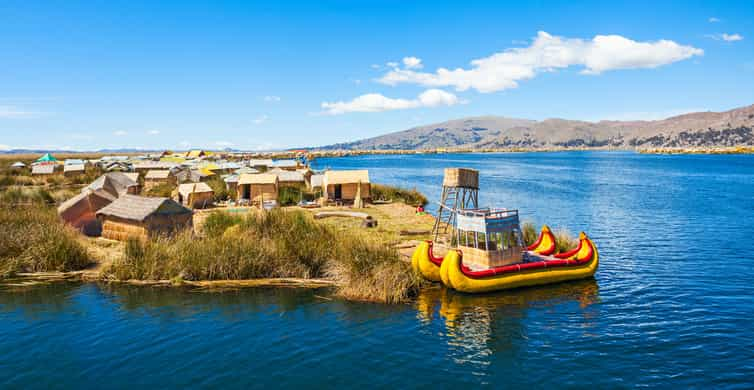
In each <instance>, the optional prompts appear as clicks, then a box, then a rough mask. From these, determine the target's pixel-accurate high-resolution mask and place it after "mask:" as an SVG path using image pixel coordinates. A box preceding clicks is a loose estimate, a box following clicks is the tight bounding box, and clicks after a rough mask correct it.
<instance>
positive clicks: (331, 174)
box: [323, 169, 369, 185]
mask: <svg viewBox="0 0 754 390" xmlns="http://www.w3.org/2000/svg"><path fill="white" fill-rule="evenodd" d="M358 182H362V183H369V171H368V170H366V169H359V170H352V171H327V172H325V174H324V178H323V183H327V185H332V184H352V183H358Z"/></svg>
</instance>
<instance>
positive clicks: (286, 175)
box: [274, 170, 304, 183]
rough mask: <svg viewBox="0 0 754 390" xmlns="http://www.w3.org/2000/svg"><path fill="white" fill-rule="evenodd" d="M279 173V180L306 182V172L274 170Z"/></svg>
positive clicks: (276, 173)
mask: <svg viewBox="0 0 754 390" xmlns="http://www.w3.org/2000/svg"><path fill="white" fill-rule="evenodd" d="M274 174H275V175H277V177H278V180H280V181H286V182H301V183H303V182H304V174H303V173H301V172H298V171H283V170H276V171H275V172H274Z"/></svg>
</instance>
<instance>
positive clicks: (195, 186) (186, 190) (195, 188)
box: [178, 182, 214, 196]
mask: <svg viewBox="0 0 754 390" xmlns="http://www.w3.org/2000/svg"><path fill="white" fill-rule="evenodd" d="M201 192H214V191H212V187H210V186H209V185H207V183H202V182H199V183H185V184H181V185H179V186H178V193H179V194H181V195H182V196H188V195H189V194H196V193H201Z"/></svg>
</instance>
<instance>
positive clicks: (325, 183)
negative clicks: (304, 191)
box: [322, 169, 371, 203]
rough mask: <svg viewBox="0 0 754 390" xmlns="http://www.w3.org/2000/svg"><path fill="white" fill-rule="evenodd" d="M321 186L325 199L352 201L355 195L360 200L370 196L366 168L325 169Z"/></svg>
mask: <svg viewBox="0 0 754 390" xmlns="http://www.w3.org/2000/svg"><path fill="white" fill-rule="evenodd" d="M359 187H361V188H359ZM322 188H323V192H324V196H326V197H327V200H332V201H336V202H346V203H350V202H354V201H355V200H356V197H357V195H359V196H360V198H361V199H360V200H362V201H364V200H369V199H370V198H371V195H370V190H371V184H370V183H369V171H368V170H366V169H362V170H352V171H327V172H325V174H324V177H323V178H322Z"/></svg>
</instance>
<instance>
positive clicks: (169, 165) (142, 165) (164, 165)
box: [133, 161, 179, 171]
mask: <svg viewBox="0 0 754 390" xmlns="http://www.w3.org/2000/svg"><path fill="white" fill-rule="evenodd" d="M178 165H179V164H177V163H174V162H168V161H143V162H139V163H136V164H134V165H133V168H134V169H136V170H140V171H143V170H162V169H173V168H176V167H177V166H178Z"/></svg>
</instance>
